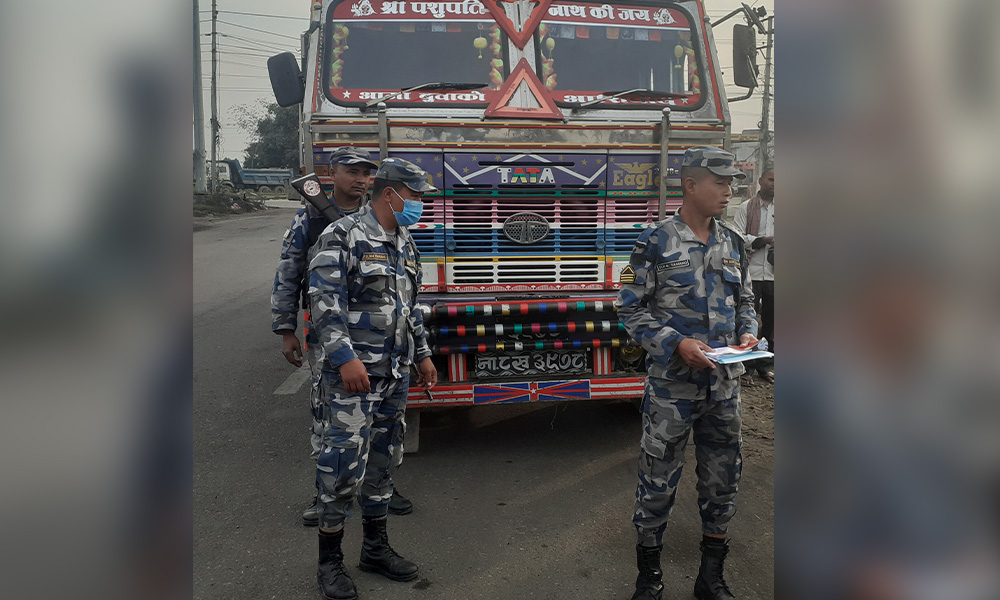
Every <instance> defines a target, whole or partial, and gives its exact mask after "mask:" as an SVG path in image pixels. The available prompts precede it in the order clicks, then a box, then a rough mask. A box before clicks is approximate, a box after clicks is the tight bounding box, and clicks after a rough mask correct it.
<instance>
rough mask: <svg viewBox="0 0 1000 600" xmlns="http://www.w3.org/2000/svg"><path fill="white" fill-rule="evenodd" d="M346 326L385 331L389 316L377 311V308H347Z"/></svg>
mask: <svg viewBox="0 0 1000 600" xmlns="http://www.w3.org/2000/svg"><path fill="white" fill-rule="evenodd" d="M347 327H348V328H350V329H365V330H371V331H385V330H386V329H387V328H388V327H389V317H388V316H387V315H385V314H383V313H381V312H379V310H378V309H377V308H375V309H373V310H349V311H347Z"/></svg>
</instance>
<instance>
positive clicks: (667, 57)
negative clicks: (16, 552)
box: [269, 0, 730, 408]
mask: <svg viewBox="0 0 1000 600" xmlns="http://www.w3.org/2000/svg"><path fill="white" fill-rule="evenodd" d="M313 6H314V8H313V10H312V13H311V16H312V24H311V27H310V29H309V31H307V32H306V33H304V34H303V36H302V44H303V48H302V50H303V51H302V62H301V64H296V63H295V60H294V58H293V57H292V55H290V54H286V55H279V56H276V57H273V58H272V59H271V61H269V67H270V70H271V78H272V85H273V86H274V88H275V94H276V97H277V98H278V100H279V103H284V105H290V104H294V103H296V102H301V106H302V113H301V115H302V127H301V136H302V137H301V146H302V160H303V164H304V165H305V168H306V170H307V172H308V171H313V172H315V173H316V174H317V175H318V176H319V178H320V181H321V182H322V183H323V186H324V188H325V189H327V190H328V191H329V190H330V189H331V188H332V181H331V180H330V178H329V174H330V154H331V152H332V151H333V150H334V149H335V148H337V147H339V146H343V145H354V146H360V147H364V148H367V149H369V150H370V151H371V152H372V153H373V154H377V155H378V156H379V157H384V156H399V157H402V158H405V159H407V160H410V161H412V162H414V163H416V164H417V165H418V166H420V167H422V168H423V169H425V170H426V171H427V172H428V173H429V174H430V176H431V179H432V183H433V185H434V186H435V187H437V188H440V190H441V191H440V192H439V193H435V194H427V195H425V196H424V202H425V207H424V211H423V217H422V218H421V219H420V221H419V222H418V223H417V224H416V225H414V226H412V227H411V228H410V230H411V232H412V233H413V238H414V240H415V241H416V244H417V247H418V249H419V251H420V257H421V267H422V269H423V287H422V289H421V295H420V298H419V301H420V309H421V310H422V312H423V313H424V316H425V323H426V324H427V325H428V327H429V331H430V332H431V343H432V347H433V351H434V362H435V364H436V365H437V367H438V371H439V374H440V380H439V384H438V386H437V387H435V388H434V390H432V392H431V394H428V393H425V392H424V390H423V389H421V388H416V387H415V388H413V389H411V390H410V397H409V400H408V405H409V407H410V408H421V407H428V406H448V405H474V404H497V403H510V402H545V401H564V400H586V399H612V398H640V397H641V396H642V393H643V385H644V373H645V368H644V352H643V350H642V349H641V348H639V347H637V346H634V345H633V344H632V343H631V341H630V340H629V339H628V336H627V334H626V333H625V331H624V329H623V328H622V327H621V325H620V324H619V322H618V318H617V316H616V313H615V309H614V305H613V302H614V299H615V297H616V295H617V290H618V289H619V288H620V286H621V282H622V281H623V280H625V281H629V278H630V277H633V275H632V274H631V269H629V268H628V260H629V255H630V253H631V251H632V247H633V245H634V243H635V240H636V239H637V238H638V236H639V234H640V233H641V232H642V231H643V229H644V228H646V227H647V226H648V225H649V224H650V223H653V222H655V221H657V220H659V219H663V218H664V217H665V216H667V215H670V214H672V213H673V212H674V210H675V209H676V208H677V207H678V206H679V205H680V190H679V187H678V186H679V180H678V179H677V176H678V169H679V165H680V159H681V156H682V155H683V153H684V150H685V149H686V148H688V147H691V146H696V145H703V144H711V145H717V146H728V142H729V130H728V123H729V121H730V118H729V108H728V104H727V99H726V97H725V95H724V86H723V82H722V79H721V75H720V70H719V60H718V57H717V56H716V54H715V46H714V40H713V35H712V29H711V26H710V25H708V24H706V22H705V9H704V6H703V3H702V2H701V0H698V1H690V2H680V3H673V2H663V1H642V0H629V1H627V2H620V3H619V2H557V1H547V0H542V1H530V0H515V1H498V0H481V1H480V0H462V1H456V2H424V1H408V0H344V1H338V0H323V1H322V2H317V3H315V4H314V5H313ZM661 175H665V177H664V176H661Z"/></svg>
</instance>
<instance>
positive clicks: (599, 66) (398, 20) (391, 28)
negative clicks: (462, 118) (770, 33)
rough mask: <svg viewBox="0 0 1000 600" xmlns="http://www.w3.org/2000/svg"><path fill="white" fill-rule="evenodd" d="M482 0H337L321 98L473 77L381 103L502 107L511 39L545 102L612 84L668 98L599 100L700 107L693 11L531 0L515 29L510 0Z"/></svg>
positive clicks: (566, 100)
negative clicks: (530, 47)
mask: <svg viewBox="0 0 1000 600" xmlns="http://www.w3.org/2000/svg"><path fill="white" fill-rule="evenodd" d="M487 1H488V2H489V3H490V5H485V4H483V2H481V1H480V0H462V1H456V2H423V1H408V0H357V1H352V0H344V1H343V2H340V3H339V4H337V5H336V6H334V7H333V10H331V11H329V13H328V15H329V23H328V26H327V27H326V30H327V34H326V35H327V43H326V44H325V48H326V51H325V59H324V71H325V73H324V79H325V81H326V94H327V96H328V97H329V98H330V100H332V101H334V102H336V103H338V104H344V105H348V106H360V105H362V104H364V103H366V102H368V101H371V100H375V99H378V98H382V97H385V96H387V95H389V94H392V93H395V92H399V91H400V90H403V89H406V88H407V87H413V86H416V85H420V84H424V83H428V82H436V81H441V82H462V83H482V84H486V86H485V87H483V88H482V89H478V90H462V91H449V90H434V89H429V88H428V89H423V90H418V91H413V92H407V93H405V94H402V95H400V96H398V97H396V98H392V99H390V100H387V104H389V105H390V106H392V105H396V106H418V105H421V106H426V105H429V104H445V105H456V104H457V105H468V106H470V107H473V106H475V107H487V106H489V107H492V108H494V109H497V108H501V107H502V106H503V103H502V102H498V100H499V95H500V91H499V90H501V88H502V87H503V84H504V81H505V80H506V79H507V78H509V77H510V76H511V73H512V67H513V65H512V64H509V61H510V57H509V55H508V47H510V45H511V43H512V42H513V43H514V45H517V46H519V47H520V46H524V45H525V43H526V42H527V40H528V39H532V38H534V39H535V45H534V47H535V56H534V57H533V60H532V57H530V56H529V61H528V62H529V64H530V68H531V69H533V71H534V72H535V73H536V74H537V77H538V79H539V81H540V82H541V84H542V86H543V87H544V88H545V90H543V92H551V100H549V99H545V100H547V101H548V102H549V103H551V102H552V101H555V102H556V103H559V104H561V105H562V106H566V105H574V104H579V103H583V102H587V101H590V100H596V99H599V98H601V96H602V93H604V92H608V91H612V90H629V89H640V90H653V91H655V92H666V93H667V94H669V96H668V95H659V96H655V95H654V96H647V97H640V96H635V95H632V96H625V97H619V98H614V99H609V100H607V101H606V103H601V104H599V105H597V108H636V107H638V108H651V107H661V106H673V107H676V108H680V109H694V108H696V107H697V106H700V105H701V102H700V100H701V76H702V75H701V73H702V70H703V69H702V67H701V63H700V61H701V60H702V59H701V57H700V56H699V53H698V52H697V49H696V45H695V44H694V42H693V40H694V37H693V34H692V31H691V24H690V19H689V17H688V16H687V14H686V13H685V12H684V11H683V10H680V9H679V8H666V7H659V8H657V7H650V6H631V5H619V4H615V5H611V4H606V3H605V4H598V3H580V2H552V3H551V4H548V5H547V3H546V2H535V1H534V0H530V1H527V2H526V4H527V6H528V7H529V8H530V9H531V12H530V13H529V17H528V19H527V22H526V23H525V25H524V29H523V30H520V31H514V30H512V29H511V28H512V27H513V25H512V24H511V23H510V19H509V18H507V17H506V13H504V8H505V7H506V5H507V4H510V3H511V1H510V0H487ZM492 5H496V6H495V7H494V6H492ZM501 5H502V6H501ZM501 15H502V16H503V18H501ZM497 19H499V23H500V24H498V21H497ZM539 22H540V23H539ZM501 25H503V26H502V27H501ZM512 32H513V33H514V34H515V35H514V36H513V37H511V35H510V34H511V33H512ZM376 65H377V67H376ZM537 96H538V94H536V98H537ZM493 104H497V106H495V107H494V106H493ZM501 109H502V110H507V111H508V112H511V111H514V112H516V110H515V109H513V108H501ZM550 112H554V111H550ZM495 116H501V117H511V116H514V117H516V116H519V115H518V114H506V113H504V114H497V115H495Z"/></svg>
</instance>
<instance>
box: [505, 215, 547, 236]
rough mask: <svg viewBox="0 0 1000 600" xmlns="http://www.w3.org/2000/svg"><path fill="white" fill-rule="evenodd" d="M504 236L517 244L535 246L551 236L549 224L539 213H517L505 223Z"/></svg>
mask: <svg viewBox="0 0 1000 600" xmlns="http://www.w3.org/2000/svg"><path fill="white" fill-rule="evenodd" d="M503 234H504V235H505V236H507V239H509V240H510V241H512V242H514V243H515V244H534V243H535V242H540V241H542V240H543V239H545V236H547V235H548V234H549V222H548V221H546V220H545V217H543V216H542V215H540V214H538V213H532V212H522V213H517V214H516V215H511V216H510V218H509V219H507V220H506V221H504V222H503Z"/></svg>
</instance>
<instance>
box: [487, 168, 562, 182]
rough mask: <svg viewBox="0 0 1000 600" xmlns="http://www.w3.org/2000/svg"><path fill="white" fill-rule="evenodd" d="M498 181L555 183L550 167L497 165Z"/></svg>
mask: <svg viewBox="0 0 1000 600" xmlns="http://www.w3.org/2000/svg"><path fill="white" fill-rule="evenodd" d="M497 173H500V183H555V182H556V178H555V176H554V175H552V168H551V167H544V168H538V167H497Z"/></svg>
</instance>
